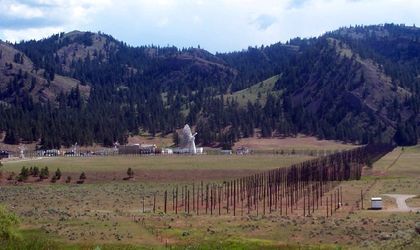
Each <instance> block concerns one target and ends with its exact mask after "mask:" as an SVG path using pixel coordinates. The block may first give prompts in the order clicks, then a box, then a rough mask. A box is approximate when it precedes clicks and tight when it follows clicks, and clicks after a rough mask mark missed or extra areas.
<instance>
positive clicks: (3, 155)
mask: <svg viewBox="0 0 420 250" xmlns="http://www.w3.org/2000/svg"><path fill="white" fill-rule="evenodd" d="M3 158H9V152H8V151H6V150H0V159H3Z"/></svg>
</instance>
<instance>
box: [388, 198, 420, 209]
mask: <svg viewBox="0 0 420 250" xmlns="http://www.w3.org/2000/svg"><path fill="white" fill-rule="evenodd" d="M384 195H386V196H388V197H391V198H393V199H395V202H396V203H397V208H396V209H392V211H398V212H409V211H413V212H416V211H420V208H418V207H416V208H415V207H409V206H407V203H406V202H405V201H406V200H407V199H410V198H414V197H416V195H410V194H384ZM388 211H389V210H388Z"/></svg>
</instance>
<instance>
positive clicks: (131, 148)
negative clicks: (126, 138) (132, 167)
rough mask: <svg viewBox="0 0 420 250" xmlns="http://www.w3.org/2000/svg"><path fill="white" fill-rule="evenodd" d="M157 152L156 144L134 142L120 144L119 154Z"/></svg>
mask: <svg viewBox="0 0 420 250" xmlns="http://www.w3.org/2000/svg"><path fill="white" fill-rule="evenodd" d="M155 153H157V147H156V144H133V145H120V146H118V154H121V155H127V154H155Z"/></svg>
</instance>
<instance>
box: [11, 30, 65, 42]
mask: <svg viewBox="0 0 420 250" xmlns="http://www.w3.org/2000/svg"><path fill="white" fill-rule="evenodd" d="M60 31H62V30H61V28H29V29H23V30H3V35H4V37H5V40H6V41H21V40H28V39H35V38H36V39H42V38H47V37H49V36H51V35H52V34H57V33H59V32H60Z"/></svg>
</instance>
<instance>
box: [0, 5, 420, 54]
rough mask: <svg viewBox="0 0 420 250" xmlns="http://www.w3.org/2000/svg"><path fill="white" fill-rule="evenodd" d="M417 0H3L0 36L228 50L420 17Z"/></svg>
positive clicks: (415, 20) (412, 21)
mask: <svg viewBox="0 0 420 250" xmlns="http://www.w3.org/2000/svg"><path fill="white" fill-rule="evenodd" d="M419 10H420V1H419V0H0V39H1V40H4V41H10V42H15V41H16V42H18V41H21V40H29V39H42V38H45V37H48V36H50V35H52V34H56V33H59V32H69V31H73V30H81V31H92V32H98V31H101V32H103V33H106V34H109V35H112V36H113V37H114V38H116V39H118V40H121V41H124V42H126V43H127V44H130V45H133V46H137V45H151V44H154V45H161V46H166V45H175V46H177V47H179V48H182V47H197V46H200V47H201V48H204V49H206V50H209V51H210V52H213V53H214V52H228V51H238V50H242V49H246V48H247V47H248V46H261V45H263V44H264V45H270V44H273V43H276V42H286V41H287V40H289V39H291V38H294V37H313V36H319V35H322V34H323V33H325V32H327V31H332V30H335V29H337V28H340V27H344V26H350V25H362V24H363V25H369V24H383V23H398V24H401V23H404V24H406V25H413V24H415V25H416V26H419V25H420V15H419Z"/></svg>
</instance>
